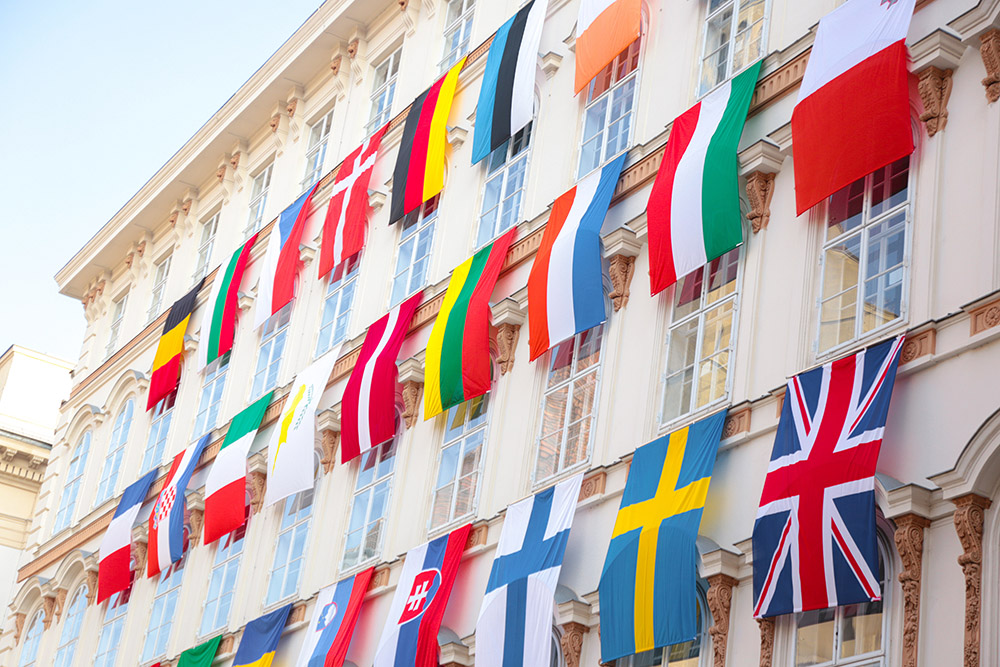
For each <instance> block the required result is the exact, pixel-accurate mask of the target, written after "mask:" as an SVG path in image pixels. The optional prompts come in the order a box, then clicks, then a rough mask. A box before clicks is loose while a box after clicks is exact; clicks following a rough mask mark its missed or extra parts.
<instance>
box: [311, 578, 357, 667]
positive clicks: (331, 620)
mask: <svg viewBox="0 0 1000 667" xmlns="http://www.w3.org/2000/svg"><path fill="white" fill-rule="evenodd" d="M373 572H375V568H374V567H370V568H368V569H367V570H362V571H361V572H358V573H357V574H356V575H354V576H353V577H348V578H346V579H343V580H342V581H340V582H338V583H336V584H333V585H332V586H327V587H326V588H324V589H323V590H321V591H320V592H319V593H318V594H317V595H316V606H315V607H314V608H313V616H312V621H310V622H309V634H307V635H306V637H305V639H304V640H303V641H302V650H300V651H299V659H298V662H296V663H295V665H296V667H341V665H343V664H344V659H345V658H346V657H347V649H348V647H349V646H350V645H351V637H352V635H353V634H354V626H355V625H357V622H358V616H360V615H361V605H362V604H364V601H365V593H366V592H367V591H368V584H369V582H370V581H371V578H372V573H373Z"/></svg>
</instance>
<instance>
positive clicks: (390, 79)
mask: <svg viewBox="0 0 1000 667" xmlns="http://www.w3.org/2000/svg"><path fill="white" fill-rule="evenodd" d="M394 59H395V66H396V71H395V72H394V73H392V74H389V73H388V72H391V70H392V66H393V60H394ZM402 60H403V46H402V45H399V46H396V47H395V48H392V49H389V50H388V55H386V56H384V57H383V58H381V59H380V60H379V61H378V63H377V64H376V65H374V66H373V67H372V81H373V82H374V80H375V76H376V74H375V73H376V72H377V71H378V68H379V67H381V66H382V65H385V64H387V63H388V71H387V74H386V77H385V81H384V82H383V83H382V84H380V85H379V86H378V87H377V88H374V89H372V91H371V93H370V94H369V95H368V101H369V111H368V120H367V121H366V122H365V136H366V137H370V136H371V135H373V134H375V132H376V131H377V130H378V129H379V128H381V127H382V126H383V125H385V124H386V123H388V122H389V121H390V120H392V105H393V104H394V103H395V102H396V83H397V81H398V79H399V67H400V65H401V64H402ZM383 93H385V94H386V95H387V96H386V105H385V107H384V108H383V109H382V110H381V111H378V110H377V109H378V104H379V102H380V101H381V100H380V98H381V97H382V95H383Z"/></svg>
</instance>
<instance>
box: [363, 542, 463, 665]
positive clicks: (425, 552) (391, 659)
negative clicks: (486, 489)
mask: <svg viewBox="0 0 1000 667" xmlns="http://www.w3.org/2000/svg"><path fill="white" fill-rule="evenodd" d="M471 529H472V524H471V523H470V524H468V525H465V526H462V527H461V528H458V529H456V530H453V531H452V532H451V533H449V534H447V535H442V536H441V537H439V538H437V539H434V540H431V541H430V542H427V543H426V544H422V545H421V546H419V547H416V548H415V549H411V550H410V552H409V553H407V554H406V560H405V561H404V562H403V570H402V572H400V574H399V582H398V583H397V584H396V593H395V595H393V597H392V605H391V606H390V607H389V617H388V618H387V619H386V621H385V627H384V628H383V629H382V637H381V638H380V639H379V641H378V649H377V650H376V652H375V664H374V667H437V665H438V640H437V636H438V630H440V629H441V619H442V618H443V617H444V610H445V607H446V606H447V605H448V597H449V596H450V595H451V588H452V585H453V584H454V583H455V576H456V575H457V574H458V566H459V563H460V562H461V560H462V553H463V552H464V551H465V544H466V542H467V541H468V539H469V531H470V530H471Z"/></svg>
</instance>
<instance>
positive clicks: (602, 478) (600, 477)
mask: <svg viewBox="0 0 1000 667" xmlns="http://www.w3.org/2000/svg"><path fill="white" fill-rule="evenodd" d="M607 484H608V473H606V472H605V471H603V470H602V471H600V472H598V473H596V474H594V475H590V476H588V477H584V479H583V484H581V485H580V497H579V498H577V500H576V501H577V502H578V503H579V502H582V501H584V500H586V499H587V498H592V497H594V496H599V495H601V494H602V493H604V489H605V488H606V487H607Z"/></svg>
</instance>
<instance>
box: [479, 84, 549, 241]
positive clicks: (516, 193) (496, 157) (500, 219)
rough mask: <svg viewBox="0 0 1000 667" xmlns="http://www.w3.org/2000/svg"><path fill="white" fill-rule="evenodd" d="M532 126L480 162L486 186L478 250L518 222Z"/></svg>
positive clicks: (480, 216) (480, 214) (481, 211)
mask: <svg viewBox="0 0 1000 667" xmlns="http://www.w3.org/2000/svg"><path fill="white" fill-rule="evenodd" d="M536 108H537V103H536ZM533 124H534V123H533V122H532V123H528V124H527V125H526V126H525V127H524V129H522V130H520V131H519V132H517V133H516V134H515V135H514V136H513V137H511V138H510V139H508V140H507V141H506V142H505V143H504V145H503V146H500V147H499V148H497V149H496V150H494V151H493V152H492V153H490V154H489V155H488V156H487V157H486V159H484V160H483V164H484V165H486V185H485V187H484V190H483V203H482V206H481V210H480V213H479V233H478V236H477V238H476V247H477V248H482V247H483V246H485V245H486V244H487V243H489V242H490V241H492V240H493V239H495V238H497V237H498V236H500V235H501V234H503V233H504V232H506V231H507V230H508V229H510V228H511V227H513V226H514V225H516V224H517V223H519V222H520V221H521V210H522V208H523V203H524V191H525V188H526V186H527V184H528V158H529V156H530V154H531V135H532V126H533Z"/></svg>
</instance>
